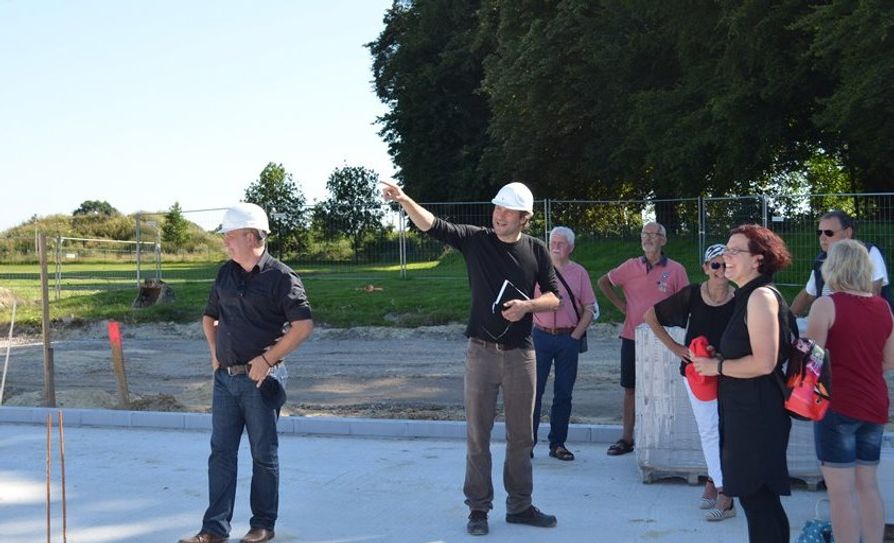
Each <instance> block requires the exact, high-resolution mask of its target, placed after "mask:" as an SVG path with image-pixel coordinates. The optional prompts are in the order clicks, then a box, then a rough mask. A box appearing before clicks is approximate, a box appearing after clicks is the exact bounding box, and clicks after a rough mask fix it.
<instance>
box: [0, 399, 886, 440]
mask: <svg viewBox="0 0 894 543" xmlns="http://www.w3.org/2000/svg"><path fill="white" fill-rule="evenodd" d="M60 409H61V411H62V412H63V413H64V415H65V425H66V426H72V427H74V426H96V427H103V428H116V427H117V428H139V429H155V430H192V431H206V432H210V431H211V415H210V414H208V413H183V412H160V411H123V410H117V409H73V408H72V409H69V408H50V407H12V406H0V424H3V423H19V424H45V423H46V420H47V414H53V415H55V414H56V413H57V412H58V411H60ZM277 426H278V427H279V432H280V434H283V435H289V434H291V435H319V436H327V435H328V436H342V437H344V436H356V437H404V438H437V439H465V438H466V423H465V422H463V421H444V420H406V419H361V418H340V417H280V419H279V423H278V425H277ZM620 433H621V427H620V426H619V425H615V424H572V425H570V426H569V427H568V441H569V442H570V443H613V442H614V441H615V440H616V439H618V436H619V435H620ZM505 438H506V426H505V424H503V423H502V422H497V423H495V424H494V431H493V439H495V440H504V439H505ZM882 447H885V448H894V433H892V432H885V435H884V437H883V438H882Z"/></svg>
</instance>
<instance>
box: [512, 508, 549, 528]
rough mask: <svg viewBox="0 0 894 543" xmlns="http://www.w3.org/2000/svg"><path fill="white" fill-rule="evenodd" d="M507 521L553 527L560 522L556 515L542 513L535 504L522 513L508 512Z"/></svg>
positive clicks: (539, 526)
mask: <svg viewBox="0 0 894 543" xmlns="http://www.w3.org/2000/svg"><path fill="white" fill-rule="evenodd" d="M506 522H509V523H512V524H527V525H528V526H537V527H538V528H552V527H553V526H555V525H556V523H557V522H558V521H557V520H556V517H555V516H554V515H547V514H545V513H542V512H541V511H540V509H537V508H536V507H534V506H533V505H532V506H530V507H528V508H527V509H525V510H524V511H522V512H521V513H506Z"/></svg>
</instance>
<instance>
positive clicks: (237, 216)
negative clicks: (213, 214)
mask: <svg viewBox="0 0 894 543" xmlns="http://www.w3.org/2000/svg"><path fill="white" fill-rule="evenodd" d="M240 228H254V229H255V230H260V231H261V232H264V233H265V234H269V233H270V223H269V222H268V221H267V213H265V212H264V210H263V209H261V206H259V205H257V204H250V203H248V202H239V203H238V204H236V205H234V206H233V207H231V208H230V209H228V210H227V212H226V213H224V216H223V223H221V226H220V231H221V232H223V233H227V232H229V231H231V230H239V229H240Z"/></svg>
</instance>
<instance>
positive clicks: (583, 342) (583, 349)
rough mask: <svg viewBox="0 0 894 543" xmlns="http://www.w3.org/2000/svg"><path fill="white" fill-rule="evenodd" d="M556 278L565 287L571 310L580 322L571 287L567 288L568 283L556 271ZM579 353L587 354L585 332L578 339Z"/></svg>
mask: <svg viewBox="0 0 894 543" xmlns="http://www.w3.org/2000/svg"><path fill="white" fill-rule="evenodd" d="M556 277H558V278H559V281H561V282H562V285H564V286H565V290H567V291H568V296H569V297H570V298H571V308H572V309H574V314H575V315H577V322H580V312H579V311H578V310H577V300H575V299H574V292H572V291H571V287H569V286H568V283H566V282H565V278H564V277H562V274H561V273H559V270H556ZM579 352H581V353H585V352H587V332H586V330H585V331H584V334H583V335H582V336H581V337H580V351H579Z"/></svg>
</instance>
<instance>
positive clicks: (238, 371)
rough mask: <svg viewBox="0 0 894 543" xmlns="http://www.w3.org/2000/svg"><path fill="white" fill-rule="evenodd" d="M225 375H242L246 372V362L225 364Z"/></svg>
mask: <svg viewBox="0 0 894 543" xmlns="http://www.w3.org/2000/svg"><path fill="white" fill-rule="evenodd" d="M226 370H227V375H229V376H230V377H232V376H234V375H242V374H245V373H248V365H247V364H237V365H234V366H227V368H226Z"/></svg>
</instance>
